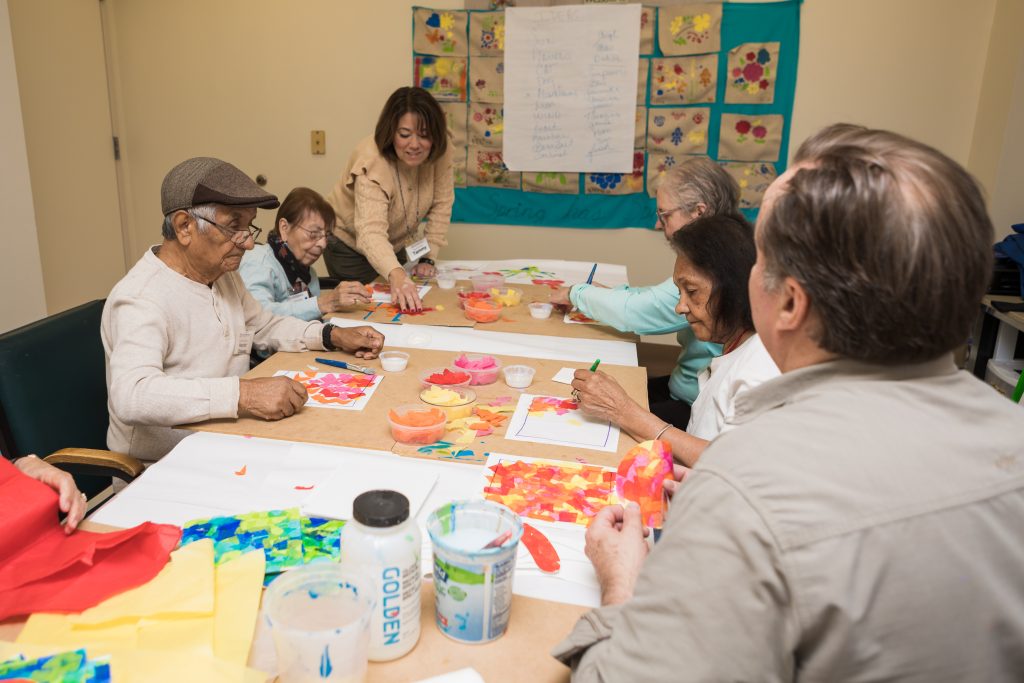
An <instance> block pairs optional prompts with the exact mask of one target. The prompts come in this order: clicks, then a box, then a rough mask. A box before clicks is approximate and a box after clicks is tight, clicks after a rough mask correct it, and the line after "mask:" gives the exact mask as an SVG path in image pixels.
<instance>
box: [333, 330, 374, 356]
mask: <svg viewBox="0 0 1024 683" xmlns="http://www.w3.org/2000/svg"><path fill="white" fill-rule="evenodd" d="M331 342H333V343H334V345H335V346H336V347H337V348H339V349H341V350H342V351H345V352H346V353H351V354H354V355H355V356H356V357H357V358H365V359H367V360H369V359H372V358H376V357H377V354H379V353H380V350H381V348H382V347H383V346H384V335H383V334H381V333H380V332H378V331H377V330H375V329H373V328H372V327H370V326H369V325H361V326H359V327H335V328H334V329H333V330H332V331H331Z"/></svg>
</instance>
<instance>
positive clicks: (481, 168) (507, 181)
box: [466, 147, 522, 190]
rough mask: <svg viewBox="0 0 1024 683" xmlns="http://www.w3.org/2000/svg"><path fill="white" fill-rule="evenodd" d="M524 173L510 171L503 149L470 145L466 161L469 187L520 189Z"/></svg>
mask: <svg viewBox="0 0 1024 683" xmlns="http://www.w3.org/2000/svg"><path fill="white" fill-rule="evenodd" d="M521 180H522V173H520V172H519V171H510V170H508V167H507V166H505V162H504V161H503V160H502V156H501V150H500V149H492V148H488V147H470V148H469V159H468V160H467V162H466V184H467V185H468V186H469V187H503V188H506V189H510V190H518V189H519V186H520V184H521Z"/></svg>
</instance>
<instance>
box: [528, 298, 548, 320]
mask: <svg viewBox="0 0 1024 683" xmlns="http://www.w3.org/2000/svg"><path fill="white" fill-rule="evenodd" d="M552 308H554V306H553V305H552V304H549V303H547V302H544V301H534V302H533V303H532V304H530V315H531V316H533V317H534V318H536V319H537V320H547V319H548V318H550V317H551V309H552Z"/></svg>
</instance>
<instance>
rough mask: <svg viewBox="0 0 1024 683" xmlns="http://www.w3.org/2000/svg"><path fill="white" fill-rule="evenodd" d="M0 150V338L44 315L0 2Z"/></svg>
mask: <svg viewBox="0 0 1024 683" xmlns="http://www.w3.org/2000/svg"><path fill="white" fill-rule="evenodd" d="M0 150H2V153H0V178H3V181H2V182H0V206H2V207H3V210H4V219H3V221H0V242H2V243H3V247H4V248H3V251H4V255H3V266H0V292H2V294H0V332H6V331H8V330H11V329H14V328H15V327H20V326H21V325H24V324H25V323H28V322H32V321H33V320H37V319H39V318H42V317H43V316H45V315H46V295H45V291H44V289H43V269H42V266H41V264H40V260H39V243H38V242H37V241H36V217H35V212H34V211H33V209H32V183H31V181H30V180H29V171H28V155H27V153H26V151H25V129H24V127H23V126H22V120H21V106H20V100H19V99H18V77H17V74H16V72H15V69H14V46H13V45H12V43H11V24H10V20H9V19H8V14H7V0H0Z"/></svg>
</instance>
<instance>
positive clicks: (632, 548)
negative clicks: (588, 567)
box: [585, 503, 650, 605]
mask: <svg viewBox="0 0 1024 683" xmlns="http://www.w3.org/2000/svg"><path fill="white" fill-rule="evenodd" d="M649 533H650V529H647V528H646V527H644V525H643V522H642V521H641V519H640V506H638V505H637V504H636V503H630V504H628V505H627V506H626V507H625V508H623V507H622V506H621V505H608V506H606V507H604V508H602V509H601V510H600V511H599V512H598V513H597V514H596V515H594V517H593V519H591V520H590V526H588V527H587V545H586V548H585V552H586V554H587V557H588V558H590V562H591V563H592V564H593V565H594V573H596V574H597V580H598V583H600V584H601V604H602V605H618V604H622V603H624V602H626V601H628V600H629V599H630V598H632V597H633V588H634V587H635V586H636V580H637V577H638V576H640V569H641V568H642V567H643V564H644V559H645V558H646V557H647V552H648V548H647V543H646V542H645V541H644V538H645V537H646V536H647V535H648V534H649Z"/></svg>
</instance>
